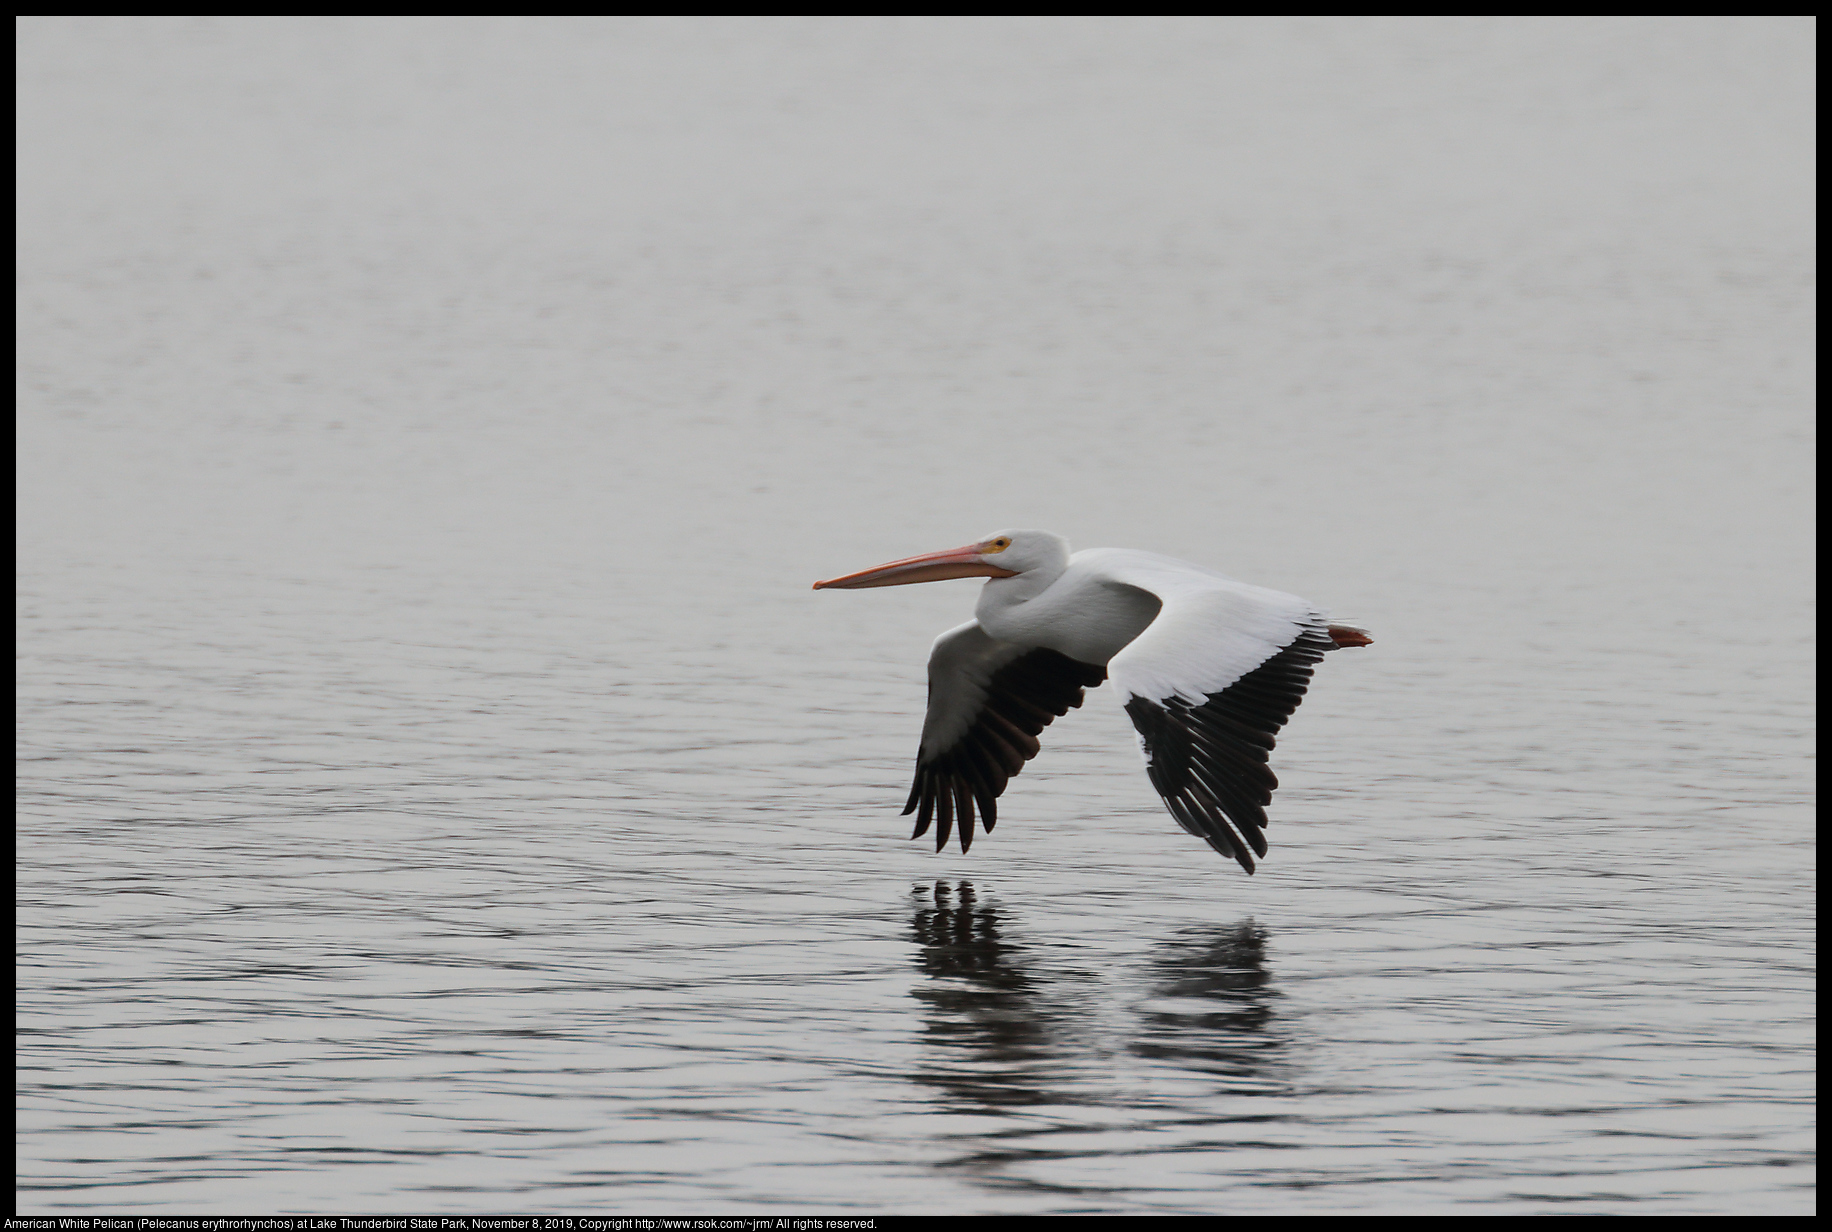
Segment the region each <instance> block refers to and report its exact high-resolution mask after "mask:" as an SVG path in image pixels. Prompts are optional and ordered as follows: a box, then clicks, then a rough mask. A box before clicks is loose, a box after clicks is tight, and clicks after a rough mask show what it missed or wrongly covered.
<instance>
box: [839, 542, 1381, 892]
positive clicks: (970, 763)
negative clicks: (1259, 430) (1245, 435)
mask: <svg viewBox="0 0 1832 1232" xmlns="http://www.w3.org/2000/svg"><path fill="white" fill-rule="evenodd" d="M960 577H987V578H991V579H992V580H991V581H989V582H987V583H986V585H985V586H983V587H981V588H980V601H979V605H978V606H977V607H975V608H974V617H975V618H974V619H973V620H969V621H968V622H967V623H966V624H964V625H961V626H959V627H957V628H953V629H950V630H948V631H947V632H946V633H944V634H942V635H941V636H940V637H938V638H936V639H935V648H934V650H932V651H931V652H930V653H929V712H928V716H927V717H926V718H925V719H924V720H923V724H922V743H921V746H920V747H919V749H918V751H917V754H916V783H915V786H913V787H912V788H911V789H910V800H909V803H908V804H906V805H904V806H903V811H904V814H905V815H906V816H907V815H908V814H910V813H912V812H914V813H916V832H915V833H914V834H912V835H910V837H911V838H917V837H920V836H921V835H922V834H923V833H924V832H926V831H927V830H928V828H929V822H930V820H931V819H933V820H934V821H935V850H937V851H940V850H941V849H942V848H943V847H944V846H946V845H947V842H948V832H949V830H950V829H951V828H952V827H953V826H955V825H956V824H958V825H959V828H960V843H961V850H962V851H966V850H967V849H968V847H970V846H971V845H972V843H973V814H974V807H975V806H976V805H977V806H978V808H979V815H980V820H981V823H982V824H983V825H984V826H985V827H986V832H987V833H988V834H990V833H992V827H993V825H994V823H995V822H997V820H998V808H997V806H996V804H995V803H994V801H995V800H997V799H998V797H999V795H1000V794H1001V793H1003V792H1004V790H1005V784H1006V783H1007V782H1009V781H1010V779H1011V776H1012V775H1014V774H1017V773H1018V772H1019V771H1021V770H1023V769H1024V763H1025V762H1027V761H1029V760H1030V759H1031V758H1033V757H1035V756H1036V755H1037V749H1038V744H1037V736H1038V734H1039V733H1040V732H1042V731H1043V729H1044V728H1045V727H1047V726H1049V724H1050V723H1051V721H1052V720H1054V719H1055V718H1056V716H1057V715H1061V714H1067V713H1068V711H1069V708H1070V707H1071V706H1080V705H1081V702H1082V696H1083V693H1082V690H1084V689H1088V688H1093V687H1094V686H1096V685H1098V684H1100V683H1101V681H1103V680H1106V679H1107V678H1108V676H1109V675H1111V676H1112V678H1113V682H1114V684H1115V685H1116V686H1118V688H1119V690H1120V693H1121V695H1122V696H1123V697H1124V698H1125V703H1124V704H1125V707H1126V713H1127V714H1128V715H1129V716H1130V717H1131V718H1132V725H1133V726H1134V727H1136V728H1138V729H1139V745H1140V748H1141V749H1142V750H1143V752H1144V754H1145V765H1146V772H1147V773H1148V774H1149V775H1150V776H1151V785H1152V786H1153V787H1156V788H1157V789H1158V794H1159V795H1161V796H1163V797H1164V805H1165V807H1166V808H1168V809H1169V810H1170V814H1171V816H1172V817H1175V818H1176V819H1177V822H1178V824H1179V825H1181V826H1182V827H1183V828H1184V829H1185V830H1188V831H1189V832H1190V833H1191V834H1194V835H1196V836H1197V837H1198V838H1201V839H1203V840H1205V841H1206V842H1207V843H1208V844H1209V846H1211V847H1213V848H1214V849H1215V850H1216V851H1219V852H1220V853H1221V854H1222V855H1224V856H1232V857H1233V858H1234V859H1236V860H1239V861H1240V865H1241V867H1242V868H1244V869H1246V870H1247V871H1248V872H1249V873H1251V872H1252V871H1253V856H1254V853H1258V854H1259V855H1262V856H1263V855H1265V854H1266V836H1265V834H1264V833H1263V832H1264V830H1265V828H1266V810H1265V806H1266V805H1268V804H1270V803H1272V792H1273V789H1274V788H1276V787H1277V786H1278V785H1279V781H1278V779H1277V778H1275V777H1273V774H1272V770H1271V768H1270V767H1268V766H1267V764H1266V761H1267V754H1268V753H1269V752H1270V751H1271V749H1272V746H1273V737H1274V735H1276V734H1277V732H1278V730H1279V728H1281V727H1283V726H1284V725H1285V721H1286V720H1287V719H1289V718H1290V717H1291V714H1292V711H1294V710H1296V709H1297V708H1298V703H1299V702H1301V701H1302V700H1303V699H1304V690H1305V688H1306V686H1307V685H1308V684H1309V683H1310V673H1311V669H1312V667H1313V666H1315V664H1316V663H1317V661H1318V660H1320V659H1321V658H1323V655H1324V652H1326V651H1330V650H1335V649H1336V648H1337V647H1340V646H1366V645H1369V644H1371V643H1372V641H1373V639H1372V638H1370V637H1369V636H1368V635H1367V631H1366V630H1364V629H1358V628H1356V627H1355V626H1354V625H1344V624H1331V623H1330V622H1329V621H1327V620H1325V619H1324V613H1323V612H1322V611H1320V610H1318V609H1317V608H1314V607H1312V606H1311V605H1310V604H1309V603H1307V602H1305V601H1304V600H1303V599H1300V598H1298V597H1297V596H1295V595H1287V594H1282V593H1280V592H1279V591H1276V590H1265V589H1263V588H1261V587H1258V586H1249V585H1247V584H1246V583H1245V582H1236V581H1234V580H1233V579H1232V578H1227V577H1223V576H1222V575H1221V574H1219V573H1216V572H1214V571H1213V570H1211V569H1204V568H1203V567H1202V566H1200V565H1192V564H1188V563H1186V562H1184V561H1181V560H1173V559H1171V558H1170V557H1168V556H1159V555H1157V554H1156V553H1153V552H1133V551H1128V550H1126V549H1124V548H1092V549H1089V550H1086V551H1081V552H1076V553H1075V554H1074V555H1073V556H1071V555H1070V554H1069V544H1068V540H1066V539H1064V538H1063V537H1062V536H1060V535H1052V534H1050V533H1049V532H1048V531H1043V530H1005V531H1000V532H999V533H997V534H995V535H988V536H987V537H986V538H985V539H982V540H980V541H979V542H978V543H970V544H968V545H967V546H966V547H963V548H954V549H953V550H951V551H947V552H930V553H928V554H927V555H925V556H912V557H909V558H908V559H906V560H894V561H891V562H890V563H889V564H887V565H879V566H878V567H877V568H875V569H866V570H863V571H862V572H859V573H848V574H846V575H845V576H844V577H837V578H830V579H828V580H827V581H824V582H816V583H815V584H814V589H816V590H827V589H832V590H861V589H864V588H865V587H868V586H903V585H906V584H908V583H910V582H937V581H941V580H943V579H944V578H960ZM918 810H920V811H918ZM1230 823H1232V826H1231V828H1230Z"/></svg>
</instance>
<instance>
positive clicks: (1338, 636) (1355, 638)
mask: <svg viewBox="0 0 1832 1232" xmlns="http://www.w3.org/2000/svg"><path fill="white" fill-rule="evenodd" d="M1329 640H1330V641H1332V642H1334V643H1336V644H1335V645H1334V646H1332V647H1330V649H1332V650H1341V649H1342V648H1343V647H1344V646H1372V645H1373V644H1374V639H1373V638H1371V637H1369V636H1368V631H1367V630H1366V629H1363V628H1361V627H1360V626H1359V625H1344V624H1337V623H1336V622H1334V621H1331V622H1330V626H1329Z"/></svg>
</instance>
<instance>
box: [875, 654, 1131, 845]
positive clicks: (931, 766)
mask: <svg viewBox="0 0 1832 1232" xmlns="http://www.w3.org/2000/svg"><path fill="white" fill-rule="evenodd" d="M1106 678H1107V669H1106V668H1105V667H1102V666H1099V665H1098V664H1093V663H1083V662H1081V661H1080V660H1078V659H1071V658H1069V657H1068V656H1067V655H1065V654H1061V653H1059V652H1057V651H1054V650H1044V649H1041V648H1039V649H1036V650H1031V651H1028V652H1026V653H1025V654H1023V655H1022V656H1020V657H1019V658H1017V659H1014V660H1013V661H1012V662H1010V663H1008V664H1006V665H1005V666H1004V667H1003V668H1001V669H999V670H998V671H997V672H995V673H993V676H992V679H991V681H990V682H989V684H988V688H987V695H986V700H985V702H984V704H983V705H982V706H981V708H980V710H979V712H978V713H977V714H976V715H975V716H974V720H973V722H972V724H971V725H970V726H969V727H968V729H967V731H966V732H965V733H964V734H963V735H962V736H961V737H960V739H959V740H957V741H955V742H954V744H953V745H951V746H950V747H948V748H946V749H944V750H942V751H941V752H939V753H937V754H935V755H934V756H933V757H931V758H929V759H928V760H926V761H925V760H923V758H922V757H921V756H920V755H918V757H917V759H916V781H915V782H914V783H913V784H912V785H911V787H910V798H909V801H908V803H906V804H905V805H904V806H903V813H902V816H905V817H907V816H909V814H910V813H912V812H916V813H917V816H916V829H915V832H914V833H913V834H911V835H910V837H911V838H912V839H917V838H921V837H922V836H923V835H924V834H926V833H927V832H928V830H929V822H930V819H931V817H933V820H934V823H935V850H936V853H937V854H939V853H940V852H941V850H942V849H943V848H944V847H946V846H947V844H948V839H949V837H950V836H951V835H952V834H954V832H955V829H956V827H958V828H959V835H960V847H961V851H962V852H963V853H965V852H967V851H968V850H970V849H971V848H972V846H973V839H974V821H975V816H976V814H977V816H978V821H979V828H980V829H982V830H984V831H985V832H986V833H987V834H991V833H992V830H993V827H994V826H996V825H997V824H998V821H999V810H998V803H997V801H998V798H999V797H1000V796H1001V795H1003V794H1004V793H1005V788H1006V786H1007V784H1009V783H1010V782H1011V779H1012V776H1014V775H1016V774H1018V773H1019V772H1021V771H1022V770H1023V769H1024V763H1025V762H1027V761H1029V760H1030V759H1031V758H1033V757H1035V756H1036V755H1037V754H1038V752H1039V751H1040V750H1041V747H1042V746H1041V745H1040V744H1039V743H1038V741H1037V735H1038V734H1039V733H1041V732H1042V731H1043V729H1044V728H1045V727H1048V726H1049V725H1050V724H1051V723H1053V722H1054V721H1055V720H1056V719H1057V718H1058V717H1060V716H1061V715H1064V714H1067V713H1068V712H1069V711H1070V710H1072V709H1074V708H1075V707H1078V706H1080V705H1081V704H1082V701H1083V699H1084V693H1083V690H1084V689H1087V688H1092V687H1093V686H1096V685H1098V684H1100V683H1101V682H1102V681H1104V680H1105V679H1106ZM918 809H920V811H917V810H918Z"/></svg>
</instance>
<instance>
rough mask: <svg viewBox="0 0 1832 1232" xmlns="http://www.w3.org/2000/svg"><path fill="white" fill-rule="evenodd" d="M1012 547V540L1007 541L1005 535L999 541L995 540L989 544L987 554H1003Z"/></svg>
mask: <svg viewBox="0 0 1832 1232" xmlns="http://www.w3.org/2000/svg"><path fill="white" fill-rule="evenodd" d="M1010 546H1011V540H1009V539H1007V538H1006V537H1005V536H1004V535H1000V536H999V537H998V538H997V539H994V540H993V541H992V542H991V543H988V544H987V545H986V552H987V553H988V554H990V553H993V552H1003V551H1004V550H1005V549H1006V548H1008V547H1010Z"/></svg>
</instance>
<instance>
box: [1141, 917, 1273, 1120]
mask: <svg viewBox="0 0 1832 1232" xmlns="http://www.w3.org/2000/svg"><path fill="white" fill-rule="evenodd" d="M1147 970H1148V972H1149V980H1150V992H1149V993H1148V995H1147V999H1146V1000H1145V1002H1144V1003H1143V1004H1142V1005H1141V1006H1140V1007H1139V1011H1138V1012H1139V1017H1140V1029H1139V1032H1138V1035H1137V1038H1136V1041H1135V1042H1134V1044H1133V1046H1132V1047H1133V1051H1134V1052H1135V1053H1137V1054H1138V1055H1139V1056H1142V1057H1149V1058H1151V1059H1153V1060H1157V1061H1179V1062H1181V1063H1183V1064H1184V1065H1185V1066H1187V1067H1189V1068H1190V1069H1195V1070H1201V1071H1203V1072H1204V1073H1207V1074H1211V1075H1226V1076H1228V1077H1229V1078H1231V1079H1234V1080H1235V1081H1236V1082H1238V1083H1239V1084H1240V1085H1241V1088H1242V1089H1243V1090H1245V1089H1253V1088H1254V1087H1256V1086H1258V1087H1263V1086H1264V1084H1265V1083H1266V1080H1267V1078H1268V1077H1269V1075H1268V1074H1267V1072H1266V1071H1267V1067H1268V1065H1269V1064H1270V1063H1272V1062H1274V1061H1275V1060H1277V1059H1278V1054H1279V1052H1280V1051H1281V1050H1282V1049H1283V1048H1284V1045H1285V1040H1284V1038H1283V1036H1282V1034H1281V1033H1280V1032H1279V1031H1277V1030H1276V1029H1275V1025H1276V1024H1275V1015H1274V1013H1273V1010H1272V1004H1271V1003H1272V1001H1273V999H1274V998H1276V997H1277V996H1278V995H1279V994H1278V990H1277V989H1275V988H1272V987H1271V986H1270V985H1271V982H1272V977H1271V975H1270V974H1268V973H1267V971H1266V930H1265V929H1263V928H1261V927H1259V926H1258V925H1257V924H1255V923H1254V922H1253V921H1252V920H1244V921H1242V922H1241V923H1239V924H1234V925H1230V926H1228V927H1226V928H1219V929H1216V928H1207V929H1192V930H1190V931H1189V932H1186V933H1184V934H1183V935H1181V936H1179V937H1177V938H1175V939H1174V940H1172V941H1168V942H1166V943H1165V944H1164V945H1163V946H1161V947H1160V948H1159V950H1158V952H1157V953H1156V954H1154V955H1153V956H1152V958H1151V963H1150V966H1149V967H1148V968H1147ZM1230 1085H1233V1084H1232V1083H1231V1084H1230Z"/></svg>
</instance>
